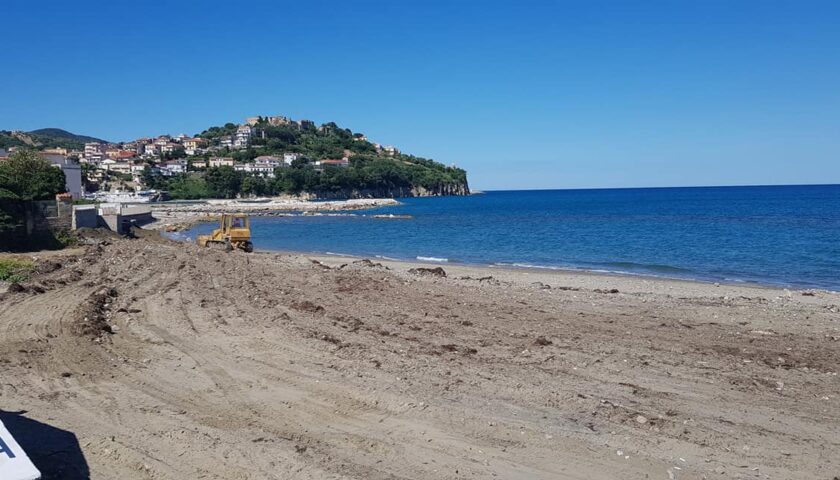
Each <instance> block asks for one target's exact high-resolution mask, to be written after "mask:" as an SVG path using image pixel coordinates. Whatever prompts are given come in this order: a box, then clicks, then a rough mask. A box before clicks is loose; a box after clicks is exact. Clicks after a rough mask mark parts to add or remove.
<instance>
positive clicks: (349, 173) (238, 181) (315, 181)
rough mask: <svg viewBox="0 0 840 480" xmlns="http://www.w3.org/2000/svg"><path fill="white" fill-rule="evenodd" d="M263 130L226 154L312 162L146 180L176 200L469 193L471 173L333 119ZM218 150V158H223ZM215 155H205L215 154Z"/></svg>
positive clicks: (211, 131)
mask: <svg viewBox="0 0 840 480" xmlns="http://www.w3.org/2000/svg"><path fill="white" fill-rule="evenodd" d="M236 128H237V125H235V124H232V123H228V124H226V125H223V126H219V127H211V128H208V129H207V130H205V131H204V132H202V133H201V134H200V136H201V137H203V138H206V139H208V140H209V141H210V142H211V144H216V145H218V143H219V140H220V139H221V138H222V137H224V136H226V135H231V134H233V133H234V132H235V131H236ZM257 129H258V131H259V132H260V133H259V134H258V135H256V136H255V137H254V138H253V139H252V144H251V146H250V147H249V148H247V149H244V150H233V151H229V152H227V153H225V154H226V155H229V156H231V157H233V158H234V159H235V160H236V161H237V162H247V161H251V160H253V159H254V158H256V157H258V156H261V155H281V154H282V153H288V152H294V153H300V154H302V155H303V156H305V157H306V159H307V160H303V159H302V160H298V161H295V162H294V163H293V164H292V166H291V168H278V169H276V170H275V178H264V177H261V176H256V175H248V174H244V173H242V172H236V171H234V169H233V168H230V167H219V168H211V169H208V171H207V172H206V174H205V175H203V176H198V175H189V174H187V175H181V176H176V177H173V178H170V179H163V178H154V177H152V176H151V175H148V176H147V177H146V179H147V180H148V183H150V184H151V186H152V188H162V189H166V190H169V191H170V193H171V195H172V196H173V197H175V198H202V197H216V198H233V197H235V196H237V195H246V196H248V195H256V196H262V195H277V194H282V193H287V194H301V193H311V194H314V195H317V196H320V197H332V198H339V197H342V198H344V197H373V196H382V197H398V196H422V195H466V194H469V186H468V184H467V172H466V171H465V170H463V169H461V168H457V167H454V166H446V165H443V164H441V163H438V162H435V161H433V160H430V159H426V158H422V157H417V156H414V155H408V154H403V153H393V154H388V153H385V152H384V151H380V150H377V148H376V145H374V144H373V143H371V142H369V141H367V140H366V139H364V138H363V137H362V136H361V135H359V134H354V133H353V132H352V131H350V130H349V129H342V128H339V127H338V126H337V125H336V124H335V123H327V124H324V125H322V126H321V127H320V128H317V129H316V128H314V127H313V128H300V127H297V126H295V125H281V126H274V125H269V124H267V123H265V122H261V123H259V124H257ZM218 155H219V154H218V153H216V154H214V155H213V156H218ZM210 156H211V155H209V154H208V155H205V157H207V158H209V157H210ZM342 157H348V158H349V161H350V165H349V166H348V167H337V166H326V167H324V168H323V171H322V172H318V171H316V170H315V168H313V165H312V163H313V162H315V161H317V160H324V159H338V158H342Z"/></svg>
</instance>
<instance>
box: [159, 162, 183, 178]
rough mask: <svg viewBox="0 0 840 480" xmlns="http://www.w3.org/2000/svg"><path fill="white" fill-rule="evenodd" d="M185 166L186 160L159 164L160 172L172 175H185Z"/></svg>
mask: <svg viewBox="0 0 840 480" xmlns="http://www.w3.org/2000/svg"><path fill="white" fill-rule="evenodd" d="M187 165H188V162H187V161H186V160H184V159H178V160H171V161H169V162H164V163H161V164H160V168H161V169H162V170H167V171H169V173H171V174H172V175H177V174H179V173H187Z"/></svg>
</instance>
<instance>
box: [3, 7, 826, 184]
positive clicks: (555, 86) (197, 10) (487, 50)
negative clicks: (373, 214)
mask: <svg viewBox="0 0 840 480" xmlns="http://www.w3.org/2000/svg"><path fill="white" fill-rule="evenodd" d="M0 11H1V12H2V15H0V19H1V20H0V25H2V26H0V29H2V36H3V39H4V40H3V42H4V49H3V54H2V55H1V56H0V69H2V70H0V92H1V93H0V129H22V130H31V129H36V128H43V127H59V128H64V129H67V130H70V131H73V132H76V133H81V134H87V135H93V136H98V137H102V138H106V139H108V140H112V141H120V140H129V139H132V138H135V137H139V136H149V135H155V134H160V133H172V134H177V133H181V132H184V133H187V134H192V133H197V132H200V131H201V130H203V129H204V128H206V127H207V126H210V125H217V124H222V123H225V122H228V121H233V122H242V121H243V119H244V118H245V117H246V116H250V115H257V114H264V115H268V114H285V115H289V116H292V117H293V118H307V119H311V120H314V121H316V122H319V123H321V122H327V121H335V122H337V123H338V124H339V125H342V126H345V127H348V128H351V129H353V130H354V131H361V132H364V133H366V134H367V135H368V136H369V137H370V138H371V139H373V140H375V141H378V142H380V143H383V144H394V145H397V146H398V147H400V148H401V149H403V150H404V151H407V152H410V153H414V154H417V155H421V156H426V157H431V158H434V159H436V160H439V161H442V162H445V163H448V164H449V163H455V164H457V165H459V166H462V167H464V168H466V169H467V170H468V172H469V174H470V175H469V178H470V182H471V185H472V186H473V187H475V188H479V189H517V188H580V187H632V186H680V185H740V184H786V183H840V88H838V86H840V28H838V27H837V25H840V2H836V1H816V0H815V1H806V2H795V1H774V0H761V1H735V0H728V1H715V0H703V1H688V0H685V1H679V0H667V1H645V2H631V1H598V0H580V1H553V2H549V1H529V2H522V1H518V2H514V1H510V2H494V1H481V2H479V1H446V2H444V1H416V2H410V3H409V2H398V1H365V0H359V1H353V2H344V1H342V2H339V1H335V2H326V1H309V2H280V1H260V0H253V1H248V2H230V1H227V2H214V1H202V2H198V1H196V2H186V1H180V2H175V1H172V2H155V1H144V2H127V1H107V2H106V1H102V2H92V1H84V0H79V1H73V2H69V1H61V2H58V1H56V2H39V1H35V0H26V1H21V0H4V1H3V6H2V7H0Z"/></svg>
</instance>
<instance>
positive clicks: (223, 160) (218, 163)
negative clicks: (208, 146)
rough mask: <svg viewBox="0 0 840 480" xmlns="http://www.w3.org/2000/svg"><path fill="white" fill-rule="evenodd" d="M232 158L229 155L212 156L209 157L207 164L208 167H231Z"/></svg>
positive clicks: (232, 163)
mask: <svg viewBox="0 0 840 480" xmlns="http://www.w3.org/2000/svg"><path fill="white" fill-rule="evenodd" d="M234 163H236V162H234V161H233V158H231V157H213V158H211V159H210V162H209V166H210V167H232V166H233V165H234Z"/></svg>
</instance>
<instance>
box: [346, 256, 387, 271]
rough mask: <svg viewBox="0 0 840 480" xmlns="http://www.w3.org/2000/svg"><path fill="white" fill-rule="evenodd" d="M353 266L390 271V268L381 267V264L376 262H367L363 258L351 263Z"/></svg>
mask: <svg viewBox="0 0 840 480" xmlns="http://www.w3.org/2000/svg"><path fill="white" fill-rule="evenodd" d="M353 265H358V266H360V267H366V268H384V269H385V270H390V268H388V267H386V266H385V265H382V264H381V263H378V262H372V261H370V260H368V259H367V258H363V259H361V260H356V261H355V262H353Z"/></svg>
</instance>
